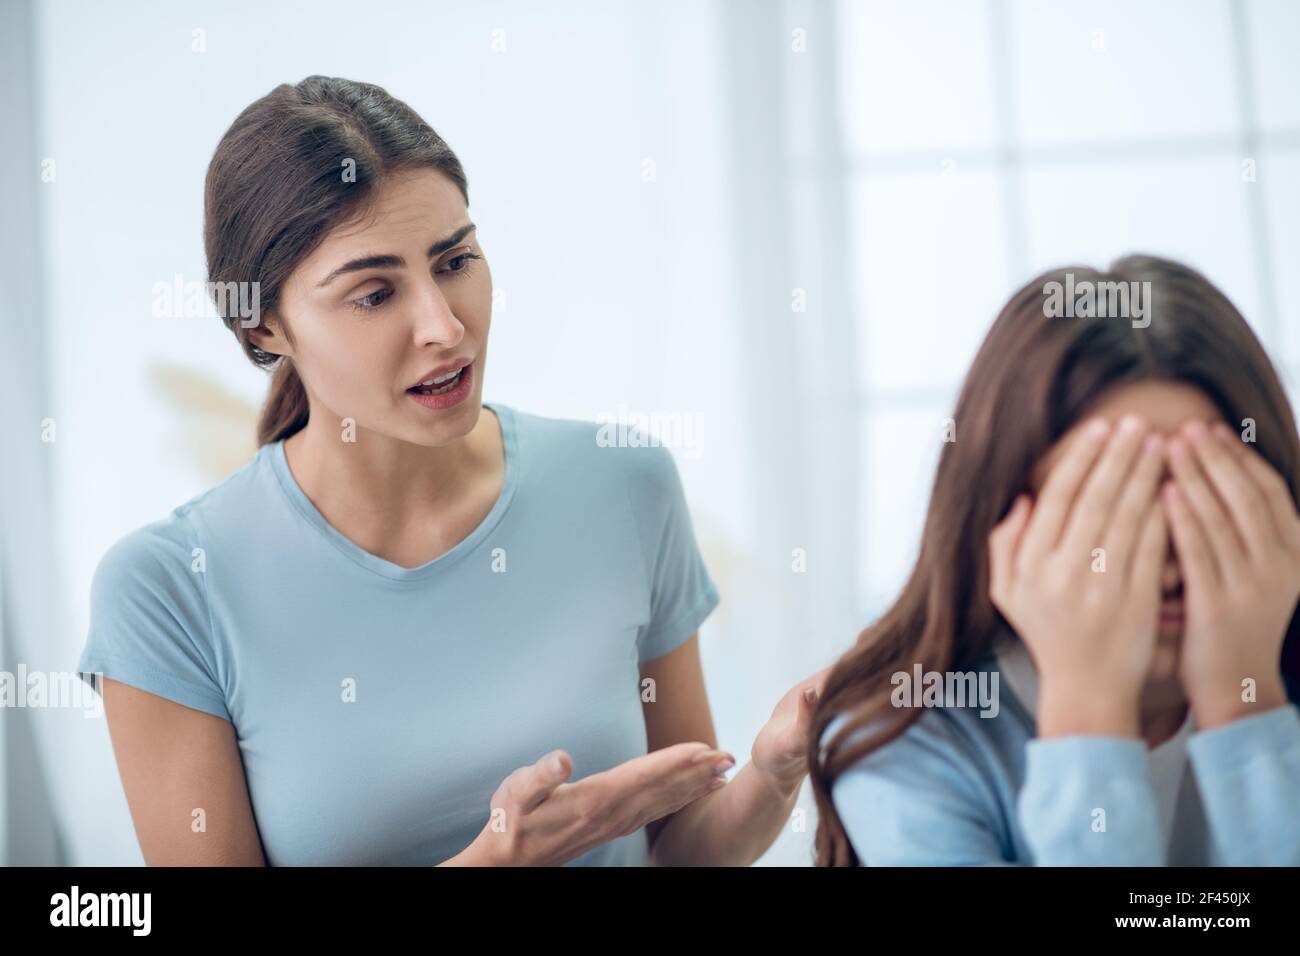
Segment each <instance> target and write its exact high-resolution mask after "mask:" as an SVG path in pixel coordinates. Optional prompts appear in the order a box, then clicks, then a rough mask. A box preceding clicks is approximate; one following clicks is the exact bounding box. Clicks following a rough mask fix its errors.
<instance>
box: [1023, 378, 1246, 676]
mask: <svg viewBox="0 0 1300 956" xmlns="http://www.w3.org/2000/svg"><path fill="white" fill-rule="evenodd" d="M1125 415H1137V416H1138V417H1140V418H1141V419H1142V420H1143V421H1144V422H1146V424H1147V427H1148V428H1150V429H1152V430H1153V431H1154V432H1155V433H1157V434H1159V435H1162V436H1163V437H1165V438H1170V437H1172V436H1173V435H1174V434H1175V433H1176V432H1177V431H1178V430H1179V429H1180V428H1181V427H1182V426H1183V424H1184V423H1185V422H1189V421H1192V420H1200V421H1203V422H1219V421H1223V420H1224V419H1223V415H1222V414H1220V412H1219V409H1218V406H1216V405H1215V404H1214V402H1212V401H1211V400H1210V398H1209V396H1207V395H1206V394H1205V393H1204V392H1202V391H1201V390H1200V389H1197V388H1195V387H1193V386H1191V385H1184V384H1181V383H1178V382H1160V381H1150V382H1138V383H1136V384H1133V385H1123V386H1118V387H1116V388H1113V389H1111V390H1110V391H1109V392H1107V393H1105V394H1104V395H1103V396H1102V398H1101V400H1100V402H1098V404H1097V406H1096V407H1095V408H1093V409H1091V410H1090V414H1089V415H1086V416H1084V418H1083V420H1082V421H1080V422H1079V423H1078V425H1076V426H1075V428H1073V429H1071V430H1070V431H1069V432H1067V433H1066V435H1065V436H1064V437H1063V438H1062V439H1061V440H1060V441H1058V442H1057V443H1056V444H1055V445H1054V446H1053V447H1052V450H1051V451H1049V452H1048V453H1047V455H1045V456H1044V457H1043V459H1042V460H1041V461H1039V463H1038V465H1037V467H1036V468H1035V469H1034V475H1033V481H1032V485H1033V491H1034V493H1035V494H1037V493H1038V491H1039V489H1040V488H1041V487H1042V485H1043V481H1044V480H1045V479H1046V477H1047V475H1048V473H1049V472H1050V471H1051V469H1052V467H1053V466H1054V465H1055V464H1056V462H1057V461H1058V460H1059V459H1060V457H1061V455H1062V454H1063V452H1064V451H1065V449H1066V448H1067V447H1068V446H1069V444H1070V443H1071V442H1072V441H1074V440H1075V439H1077V438H1078V436H1079V432H1080V429H1081V428H1082V426H1083V425H1084V424H1085V423H1086V422H1087V421H1088V420H1089V419H1091V418H1093V417H1099V418H1104V419H1106V420H1107V421H1109V422H1110V423H1111V424H1112V425H1115V424H1118V422H1119V420H1120V419H1121V418H1123V417H1124V416H1125ZM1168 477H1169V470H1168V466H1166V468H1165V474H1164V476H1163V478H1162V480H1163V479H1164V478H1168ZM1160 583H1161V597H1162V600H1161V605H1160V623H1159V630H1158V636H1157V643H1156V649H1155V654H1154V656H1153V658H1152V661H1151V672H1150V676H1149V678H1148V680H1149V682H1151V683H1155V684H1165V685H1171V684H1172V683H1173V682H1176V680H1177V674H1178V651H1179V646H1180V642H1181V638H1182V632H1183V601H1182V592H1183V582H1182V575H1181V573H1180V572H1179V568H1178V556H1177V554H1176V553H1175V551H1174V546H1173V542H1172V539H1171V541H1170V544H1169V549H1168V551H1167V552H1166V557H1165V566H1164V572H1163V574H1162V575H1161V582H1160Z"/></svg>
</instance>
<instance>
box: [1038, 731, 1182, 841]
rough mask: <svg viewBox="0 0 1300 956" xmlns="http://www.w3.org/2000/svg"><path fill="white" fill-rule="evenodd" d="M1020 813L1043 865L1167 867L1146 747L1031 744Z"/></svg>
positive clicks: (1095, 742)
mask: <svg viewBox="0 0 1300 956" xmlns="http://www.w3.org/2000/svg"><path fill="white" fill-rule="evenodd" d="M1017 812H1018V814H1019V817H1020V827H1021V830H1022V831H1023V832H1024V834H1025V840H1026V842H1027V843H1028V844H1029V846H1030V849H1031V851H1032V853H1033V858H1034V863H1035V864H1036V865H1038V866H1162V865H1164V862H1165V848H1164V844H1163V842H1162V841H1163V839H1164V831H1163V829H1162V827H1161V824H1160V810H1159V804H1158V802H1157V798H1156V792H1155V784H1154V783H1153V781H1152V779H1151V768H1150V764H1149V763H1148V761H1147V749H1146V743H1145V742H1144V741H1141V740H1129V739H1125V738H1121V737H1087V736H1071V737H1049V738H1046V739H1042V738H1036V739H1033V740H1030V741H1029V742H1028V743H1027V744H1026V745H1025V782H1024V786H1023V788H1022V789H1021V791H1020V795H1019V797H1018V799H1017Z"/></svg>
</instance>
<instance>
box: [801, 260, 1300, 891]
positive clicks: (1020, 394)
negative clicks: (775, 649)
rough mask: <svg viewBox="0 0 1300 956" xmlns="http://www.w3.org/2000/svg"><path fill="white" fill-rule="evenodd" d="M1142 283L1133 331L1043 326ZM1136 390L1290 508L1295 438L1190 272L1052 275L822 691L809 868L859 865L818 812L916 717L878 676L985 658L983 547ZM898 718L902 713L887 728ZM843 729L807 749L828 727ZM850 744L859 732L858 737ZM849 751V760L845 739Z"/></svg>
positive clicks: (980, 379) (1012, 334)
mask: <svg viewBox="0 0 1300 956" xmlns="http://www.w3.org/2000/svg"><path fill="white" fill-rule="evenodd" d="M1069 274H1073V280H1074V283H1075V285H1076V287H1080V288H1081V286H1079V283H1080V282H1082V281H1083V280H1087V281H1090V282H1093V283H1102V282H1123V283H1130V282H1150V283H1151V285H1150V286H1149V287H1148V288H1149V289H1150V296H1149V299H1148V301H1147V310H1148V311H1147V312H1146V314H1145V316H1144V317H1143V322H1147V321H1149V324H1147V325H1145V327H1141V323H1139V324H1135V323H1134V322H1132V321H1130V320H1129V319H1127V318H1063V317H1052V318H1049V317H1048V313H1047V310H1046V308H1045V301H1046V299H1047V291H1048V289H1050V288H1052V287H1051V286H1049V285H1048V284H1049V283H1053V282H1058V283H1061V285H1062V286H1065V285H1066V284H1067V281H1068V280H1067V276H1068V275H1069ZM1142 379H1165V380H1170V381H1177V382H1182V383H1186V384H1189V385H1192V386H1195V387H1197V388H1199V389H1201V390H1202V391H1204V392H1205V394H1206V395H1208V396H1209V397H1210V398H1211V399H1212V400H1213V401H1214V402H1215V404H1216V405H1217V406H1218V408H1219V410H1220V411H1221V412H1222V414H1223V416H1224V418H1225V419H1227V421H1228V422H1230V423H1237V424H1238V425H1240V424H1241V423H1242V421H1243V419H1246V418H1251V419H1253V420H1254V422H1255V423H1256V429H1257V431H1256V435H1255V438H1256V445H1255V447H1256V449H1257V450H1258V451H1259V453H1260V454H1261V455H1262V456H1263V457H1264V458H1265V459H1266V460H1267V461H1268V462H1269V463H1270V464H1271V465H1272V466H1273V467H1274V468H1276V469H1277V470H1278V472H1279V473H1280V474H1281V475H1282V477H1283V479H1284V480H1285V481H1286V483H1287V485H1288V487H1289V488H1290V489H1291V496H1292V498H1293V499H1294V500H1298V501H1300V487H1298V486H1297V479H1298V477H1300V476H1298V467H1300V437H1297V434H1296V424H1295V419H1294V417H1293V416H1292V413H1291V406H1290V403H1289V402H1288V400H1287V396H1286V393H1285V391H1284V390H1283V388H1282V384H1281V382H1280V381H1279V379H1278V375H1277V373H1276V371H1275V370H1274V368H1273V365H1272V363H1271V362H1270V361H1269V359H1268V356H1267V355H1265V353H1264V349H1263V347H1262V346H1261V345H1260V343H1259V340H1258V339H1257V338H1256V337H1255V335H1254V333H1253V332H1252V331H1251V329H1250V327H1249V326H1248V325H1247V324H1246V321H1245V319H1243V318H1242V316H1241V313H1240V312H1238V311H1237V309H1236V307H1235V306H1234V305H1233V304H1232V303H1231V302H1230V301H1229V300H1228V298H1227V297H1226V296H1224V294H1223V293H1222V292H1220V291H1219V290H1218V289H1217V288H1215V286H1214V285H1212V284H1211V283H1210V282H1209V280H1207V279H1206V278H1205V277H1204V276H1202V275H1201V274H1200V273H1199V272H1196V271H1195V270H1193V269H1191V268H1188V267H1187V266H1185V265H1181V264H1179V263H1177V262H1171V261H1169V260H1167V259H1160V258H1156V257H1154V256H1145V255H1133V256H1127V257H1125V258H1123V259H1120V260H1118V261H1117V262H1115V263H1114V264H1113V265H1112V266H1111V267H1110V269H1109V271H1107V272H1105V273H1101V272H1098V271H1097V270H1095V269H1090V268H1086V267H1073V268H1064V269H1057V270H1052V271H1050V272H1046V273H1044V274H1042V275H1040V276H1038V277H1037V278H1035V279H1032V280H1030V281H1029V282H1028V283H1027V284H1026V285H1025V286H1024V287H1023V288H1021V289H1020V290H1019V291H1018V292H1016V293H1015V294H1014V295H1013V296H1012V297H1011V300H1010V301H1009V302H1007V304H1006V305H1005V306H1004V307H1003V309H1002V312H1001V313H1000V314H999V315H998V317H997V319H996V320H995V321H994V323H993V327H992V328H991V329H990V330H989V333H988V336H987V337H986V338H985V339H984V343H983V345H982V346H981V347H980V350H979V352H978V354H977V355H976V357H975V361H974V363H973V364H972V366H971V369H970V371H969V373H967V376H966V380H965V382H964V383H963V385H962V389H961V393H960V395H959V397H958V399H957V408H956V412H955V414H954V416H953V418H954V421H955V423H956V429H957V432H956V440H955V441H950V442H945V443H944V445H943V450H942V453H941V455H940V458H939V468H938V472H937V474H936V475H935V479H934V486H933V488H932V490H931V493H930V504H929V510H928V513H927V515H926V520H925V529H924V531H923V533H922V539H921V552H920V556H919V558H918V559H917V562H916V565H915V566H914V568H913V569H912V572H911V575H910V577H909V578H908V581H907V583H906V585H904V587H903V591H902V594H901V595H900V596H899V597H898V600H897V601H895V602H894V604H893V606H892V607H890V608H889V610H888V611H886V612H885V614H884V615H883V616H882V617H881V618H880V620H878V621H877V622H876V623H874V624H873V625H871V626H869V627H867V628H866V629H865V630H864V631H863V632H862V633H861V634H860V635H859V636H858V639H857V642H856V643H855V645H854V646H853V648H852V649H851V650H849V651H848V652H847V653H846V654H845V655H844V656H843V657H841V658H840V660H839V661H838V662H837V663H836V664H835V666H834V667H833V668H832V670H831V672H830V674H829V675H827V679H826V683H825V688H824V692H823V694H822V696H821V698H820V700H819V703H818V705H817V708H816V712H815V714H814V719H813V730H812V734H811V737H810V739H809V746H808V760H809V769H810V776H811V778H812V784H813V794H814V796H815V798H816V801H817V812H818V817H819V823H818V826H817V840H816V852H817V864H818V865H819V866H845V865H850V866H851V865H856V864H857V863H858V859H857V854H856V853H855V852H854V850H853V847H852V845H851V844H850V843H849V840H848V837H847V834H846V833H845V831H844V826H843V824H842V822H841V821H840V819H839V817H838V815H837V814H836V812H835V807H834V804H833V803H832V801H831V797H830V794H831V788H832V786H833V785H834V783H835V780H836V778H837V777H838V776H839V775H840V774H841V773H843V772H845V771H846V770H847V769H849V768H850V767H851V766H853V765H854V764H856V763H857V762H858V761H859V760H861V759H863V758H864V757H866V756H867V755H868V754H870V753H872V752H873V751H875V750H877V749H879V748H880V747H883V746H885V745H886V744H888V743H889V742H890V741H892V740H894V739H896V738H897V737H898V736H900V735H901V734H902V733H903V732H905V731H906V730H907V728H908V727H909V726H911V724H912V722H913V721H915V720H917V719H918V718H919V716H920V711H919V710H918V709H917V708H895V707H892V706H891V705H890V701H889V693H890V690H891V686H890V683H889V676H888V675H890V674H892V673H894V672H896V671H900V670H903V671H910V670H911V669H912V667H913V666H914V665H915V664H917V663H919V664H921V666H922V669H923V670H925V671H931V670H933V671H939V672H944V671H949V670H964V669H967V668H969V667H970V665H971V664H973V663H975V662H977V661H978V660H979V659H980V658H982V657H984V656H985V655H986V654H988V653H990V651H991V648H992V643H993V638H994V637H995V635H996V634H997V633H998V631H999V629H1000V628H1001V627H1005V626H1006V622H1005V620H1003V619H1002V617H1001V615H999V614H998V612H997V610H996V609H995V608H994V606H993V604H992V602H991V600H990V598H989V595H988V588H989V569H988V558H987V540H988V535H989V532H990V531H991V530H992V529H993V527H994V525H996V524H997V523H998V522H999V521H1000V520H1001V519H1002V518H1003V517H1004V516H1005V514H1006V512H1007V510H1008V509H1009V507H1010V505H1011V503H1012V502H1013V500H1014V499H1015V496H1016V495H1017V494H1018V493H1019V492H1020V491H1022V490H1025V489H1026V485H1027V484H1028V482H1029V478H1030V474H1031V470H1032V468H1033V467H1034V465H1035V463H1036V462H1037V461H1038V460H1039V459H1041V458H1042V456H1043V455H1045V454H1046V453H1047V451H1048V449H1049V448H1051V446H1052V445H1053V444H1055V442H1056V441H1057V440H1058V439H1059V438H1060V437H1061V436H1062V435H1063V434H1064V433H1065V432H1066V431H1068V430H1069V428H1070V427H1071V426H1072V425H1074V424H1075V423H1076V422H1078V421H1080V420H1081V418H1082V417H1083V416H1085V415H1086V414H1087V413H1088V410H1089V408H1090V407H1091V406H1093V405H1094V404H1095V403H1096V401H1097V400H1098V399H1099V398H1100V397H1101V395H1102V393H1103V392H1105V391H1107V390H1108V389H1110V388H1112V387H1114V386H1117V385H1122V384H1127V383H1131V382H1135V381H1138V380H1142ZM1298 632H1300V615H1296V614H1294V612H1293V616H1292V619H1291V623H1290V625H1289V628H1288V631H1287V636H1286V643H1285V645H1284V648H1283V672H1284V673H1286V674H1288V675H1289V676H1290V677H1291V679H1294V677H1295V675H1296V674H1297V672H1298V671H1300V666H1298V665H1300V636H1298ZM900 711H901V712H900ZM840 714H844V715H846V716H847V720H846V721H845V722H844V725H843V727H841V728H840V729H838V730H837V732H836V734H835V736H834V737H833V739H831V740H829V741H827V742H826V746H825V747H824V748H822V747H820V746H819V742H820V741H821V740H822V736H823V734H824V732H825V730H826V728H827V726H828V725H829V724H830V723H831V721H832V720H834V719H835V718H836V716H837V715H840ZM864 728H869V729H868V732H867V733H865V734H863V733H859V732H860V731H861V730H863V729H864ZM854 737H856V739H854V740H853V743H852V745H849V744H848V741H849V740H850V738H854Z"/></svg>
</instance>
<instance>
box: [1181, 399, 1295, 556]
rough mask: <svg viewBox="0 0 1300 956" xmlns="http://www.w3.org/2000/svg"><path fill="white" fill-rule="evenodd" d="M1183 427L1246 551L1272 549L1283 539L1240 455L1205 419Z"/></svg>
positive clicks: (1253, 553)
mask: <svg viewBox="0 0 1300 956" xmlns="http://www.w3.org/2000/svg"><path fill="white" fill-rule="evenodd" d="M1183 431H1184V432H1185V433H1186V435H1187V436H1188V438H1189V440H1190V441H1191V445H1192V448H1193V449H1194V450H1195V451H1196V455H1197V458H1198V460H1199V462H1200V464H1201V467H1202V468H1203V470H1204V472H1205V474H1206V476H1207V477H1208V478H1209V480H1210V484H1211V486H1212V487H1213V488H1214V490H1215V493H1216V494H1217V496H1218V498H1219V501H1220V502H1221V503H1222V504H1223V506H1224V511H1225V512H1226V513H1227V514H1228V516H1229V518H1230V519H1231V520H1232V523H1233V527H1234V528H1235V530H1236V533H1237V535H1238V537H1239V538H1240V539H1241V542H1242V545H1243V549H1242V550H1243V551H1244V552H1245V553H1247V554H1249V555H1251V556H1252V557H1254V558H1256V559H1258V558H1261V557H1263V556H1265V555H1268V554H1271V553H1273V551H1274V550H1275V549H1276V547H1277V545H1278V544H1279V543H1280V539H1279V538H1278V536H1277V529H1276V528H1274V527H1273V521H1272V517H1271V516H1270V514H1269V509H1268V505H1267V504H1266V503H1265V501H1264V497H1263V495H1261V494H1259V491H1258V487H1257V486H1256V485H1255V483H1254V482H1253V481H1251V479H1250V478H1249V476H1247V474H1246V472H1245V469H1244V468H1242V466H1241V464H1240V462H1239V461H1238V460H1237V456H1236V455H1235V454H1233V452H1232V450H1230V449H1229V448H1225V447H1224V445H1223V442H1222V441H1221V440H1217V439H1215V438H1214V437H1213V435H1211V434H1210V430H1209V428H1207V427H1206V425H1205V423H1204V422H1200V421H1193V422H1188V423H1187V425H1186V426H1184V429H1183Z"/></svg>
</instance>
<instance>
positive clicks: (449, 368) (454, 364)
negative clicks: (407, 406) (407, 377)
mask: <svg viewBox="0 0 1300 956" xmlns="http://www.w3.org/2000/svg"><path fill="white" fill-rule="evenodd" d="M473 364H474V360H473V359H470V358H462V359H453V360H452V361H450V362H448V363H447V364H445V365H439V366H438V367H437V368H435V369H433V370H432V371H429V372H425V373H424V374H423V375H421V376H420V377H419V378H417V379H416V380H415V381H414V382H412V383H411V384H410V385H408V386H406V387H407V388H415V386H417V385H419V384H420V383H421V382H427V381H428V380H429V379H431V378H437V377H438V376H439V375H446V374H447V373H448V372H454V371H456V369H458V368H468V367H469V366H470V365H473Z"/></svg>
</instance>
